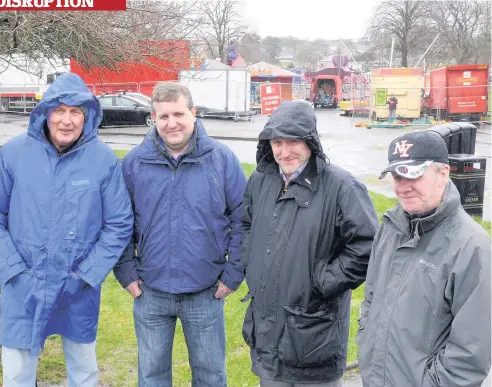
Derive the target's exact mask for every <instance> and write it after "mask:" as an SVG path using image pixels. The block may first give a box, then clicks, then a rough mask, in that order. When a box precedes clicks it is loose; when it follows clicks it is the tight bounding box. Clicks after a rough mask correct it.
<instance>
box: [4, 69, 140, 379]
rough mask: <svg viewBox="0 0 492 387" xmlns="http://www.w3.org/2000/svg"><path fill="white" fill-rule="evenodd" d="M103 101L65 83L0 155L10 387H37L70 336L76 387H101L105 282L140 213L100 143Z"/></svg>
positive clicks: (70, 80) (71, 80)
mask: <svg viewBox="0 0 492 387" xmlns="http://www.w3.org/2000/svg"><path fill="white" fill-rule="evenodd" d="M101 119H102V108H101V106H100V104H99V101H98V99H97V98H96V97H95V96H94V95H93V94H92V93H91V92H90V91H89V89H88V88H87V87H86V85H85V84H84V82H83V81H82V79H81V78H80V77H79V76H77V75H75V74H72V73H67V74H63V75H61V76H60V77H59V78H58V79H57V80H56V81H55V82H54V83H53V84H52V85H51V86H50V87H49V88H48V90H47V91H46V92H45V93H44V95H43V98H42V100H41V101H40V103H39V104H38V105H37V106H36V108H35V109H34V110H33V111H32V113H31V116H30V123H29V127H28V129H27V133H25V134H22V135H19V136H17V137H15V138H14V139H12V140H11V141H9V142H8V143H7V144H5V145H4V146H3V147H2V148H1V149H0V282H1V285H2V296H1V298H2V300H1V301H2V306H1V308H2V316H1V344H2V364H3V386H4V387H24V386H25V387H33V386H34V385H35V383H36V368H37V359H38V355H39V354H40V352H41V350H42V348H43V346H44V342H45V339H46V338H47V337H48V336H49V335H53V334H59V335H61V337H62V343H63V350H64V353H65V361H66V368H67V376H68V382H69V386H73V387H96V386H97V380H98V373H99V371H98V367H97V363H96V352H95V340H96V331H97V323H98V317H99V305H100V296H101V283H102V282H103V281H104V279H105V278H106V276H107V275H108V273H109V272H110V271H111V269H112V268H113V266H114V264H115V263H116V262H117V261H118V258H119V257H120V256H121V254H122V252H123V251H124V249H125V247H126V246H127V245H128V242H129V240H130V237H131V235H132V230H133V214H132V209H131V202H130V199H129V195H128V191H127V188H126V186H125V182H124V179H123V175H122V171H121V167H120V164H119V162H118V159H117V157H116V155H115V153H114V152H113V151H112V150H111V149H110V148H109V147H108V146H107V145H106V144H104V143H102V142H101V141H100V140H98V138H97V128H98V126H99V123H100V122H101Z"/></svg>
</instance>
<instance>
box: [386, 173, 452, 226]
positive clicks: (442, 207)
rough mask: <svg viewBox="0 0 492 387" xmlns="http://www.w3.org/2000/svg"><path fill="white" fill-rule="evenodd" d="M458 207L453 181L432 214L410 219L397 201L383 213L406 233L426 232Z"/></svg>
mask: <svg viewBox="0 0 492 387" xmlns="http://www.w3.org/2000/svg"><path fill="white" fill-rule="evenodd" d="M460 207H461V199H460V194H459V192H458V189H457V188H456V186H455V185H454V184H453V183H451V182H449V183H448V184H447V186H446V188H445V190H444V195H443V200H442V201H441V203H440V204H439V206H438V207H437V208H436V211H435V212H434V213H433V214H431V215H429V216H427V217H425V218H416V219H412V220H410V219H409V218H408V217H407V215H406V213H405V210H404V209H403V207H402V206H401V205H400V203H398V204H397V205H396V206H395V207H393V208H392V209H390V210H388V211H387V212H386V214H384V217H385V218H387V219H389V220H390V221H391V223H393V224H394V225H395V226H396V227H397V228H398V229H400V230H401V231H402V232H404V233H405V234H406V235H410V233H411V230H419V231H421V232H423V233H426V232H429V231H431V230H433V229H434V228H436V227H438V226H439V225H440V224H441V223H442V222H443V221H444V220H446V219H447V218H449V217H450V216H452V215H454V214H455V213H456V212H457V211H458V210H459V208H460Z"/></svg>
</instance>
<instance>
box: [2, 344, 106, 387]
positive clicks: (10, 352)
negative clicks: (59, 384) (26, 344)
mask: <svg viewBox="0 0 492 387" xmlns="http://www.w3.org/2000/svg"><path fill="white" fill-rule="evenodd" d="M62 344H63V353H64V355H65V364H66V367H67V377H68V386H69V387H97V382H98V377H99V369H98V368H97V362H96V342H95V341H94V342H92V343H89V344H80V343H76V342H74V341H72V340H69V339H67V338H66V337H62ZM2 366H3V386H4V387H33V386H35V385H36V369H37V366H38V357H37V356H31V353H30V351H29V350H27V349H15V348H8V347H2Z"/></svg>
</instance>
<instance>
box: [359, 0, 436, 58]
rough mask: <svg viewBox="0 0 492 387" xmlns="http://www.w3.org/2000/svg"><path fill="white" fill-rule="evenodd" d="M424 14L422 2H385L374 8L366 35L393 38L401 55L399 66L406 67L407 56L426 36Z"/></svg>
mask: <svg viewBox="0 0 492 387" xmlns="http://www.w3.org/2000/svg"><path fill="white" fill-rule="evenodd" d="M440 3H441V2H436V4H440ZM425 12H426V7H425V2H424V1H422V0H415V1H404V0H385V1H383V2H382V3H381V4H380V5H379V6H378V7H377V8H376V11H375V14H374V18H373V19H372V21H371V23H370V26H369V29H368V34H369V35H374V34H378V33H380V34H384V35H388V36H390V40H391V37H395V41H396V49H397V50H398V51H399V52H400V53H401V66H402V67H408V59H409V55H411V53H412V51H413V49H415V48H416V47H418V46H419V42H420V40H421V38H422V36H424V35H425V34H426V28H425V23H424V21H425V17H426V13H425Z"/></svg>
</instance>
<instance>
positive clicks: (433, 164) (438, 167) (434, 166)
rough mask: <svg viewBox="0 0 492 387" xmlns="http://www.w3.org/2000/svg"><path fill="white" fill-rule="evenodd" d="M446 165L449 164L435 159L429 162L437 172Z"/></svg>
mask: <svg viewBox="0 0 492 387" xmlns="http://www.w3.org/2000/svg"><path fill="white" fill-rule="evenodd" d="M446 167H449V165H448V164H445V163H439V162H437V161H434V162H433V163H432V164H431V168H432V169H434V170H435V171H436V172H439V171H440V170H441V169H444V168H446Z"/></svg>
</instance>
